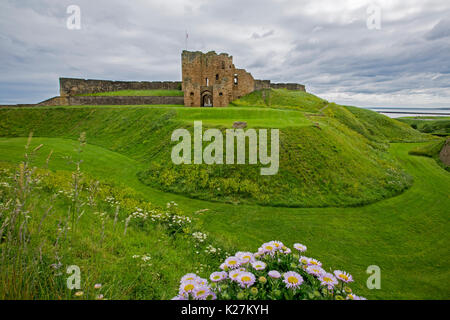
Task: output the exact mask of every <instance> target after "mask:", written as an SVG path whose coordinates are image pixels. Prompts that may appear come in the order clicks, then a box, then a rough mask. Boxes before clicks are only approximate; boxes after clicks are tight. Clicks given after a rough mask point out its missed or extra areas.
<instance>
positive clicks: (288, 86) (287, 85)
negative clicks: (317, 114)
mask: <svg viewBox="0 0 450 320" xmlns="http://www.w3.org/2000/svg"><path fill="white" fill-rule="evenodd" d="M270 87H271V88H272V89H288V90H297V91H306V89H305V86H304V85H302V84H298V83H271V84H270Z"/></svg>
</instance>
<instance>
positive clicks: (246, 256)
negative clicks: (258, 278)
mask: <svg viewBox="0 0 450 320" xmlns="http://www.w3.org/2000/svg"><path fill="white" fill-rule="evenodd" d="M236 257H237V258H238V259H239V260H240V261H241V264H246V263H249V262H252V261H254V260H255V259H254V257H253V253H251V252H236Z"/></svg>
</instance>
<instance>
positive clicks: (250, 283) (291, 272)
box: [174, 241, 365, 300]
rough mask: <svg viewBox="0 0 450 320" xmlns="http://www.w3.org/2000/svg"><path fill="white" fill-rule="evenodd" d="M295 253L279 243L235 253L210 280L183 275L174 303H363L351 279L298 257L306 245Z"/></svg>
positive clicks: (192, 275)
mask: <svg viewBox="0 0 450 320" xmlns="http://www.w3.org/2000/svg"><path fill="white" fill-rule="evenodd" d="M293 248H294V250H295V252H292V250H291V249H289V248H288V247H286V246H285V245H284V244H283V243H282V242H280V241H270V242H267V243H264V244H263V245H262V246H261V247H260V248H259V249H258V251H257V252H256V253H252V252H242V251H240V252H236V254H235V255H234V256H229V257H227V258H226V259H225V261H224V262H223V263H222V264H221V265H220V269H221V270H222V271H216V272H213V273H211V275H210V276H209V281H207V280H205V279H202V278H200V277H199V276H198V275H196V274H192V273H191V274H187V275H185V276H184V277H183V278H182V279H181V282H180V288H179V292H178V295H177V296H176V297H175V298H174V299H177V300H189V299H196V300H204V299H216V298H217V299H222V300H230V299H238V300H247V299H249V300H267V299H272V300H284V299H287V300H291V299H296V300H297V299H300V300H302V299H309V300H344V299H347V300H365V299H364V298H363V297H359V296H357V295H355V294H354V293H353V292H352V290H351V288H350V287H349V285H348V284H349V283H350V282H353V277H352V276H351V275H350V274H349V273H347V272H345V271H341V270H334V271H331V269H330V270H327V269H325V268H324V267H323V265H322V263H321V262H320V261H319V260H317V259H314V258H310V257H306V256H300V254H301V253H303V252H305V251H306V249H307V248H306V246H304V245H302V244H299V243H296V244H294V245H293Z"/></svg>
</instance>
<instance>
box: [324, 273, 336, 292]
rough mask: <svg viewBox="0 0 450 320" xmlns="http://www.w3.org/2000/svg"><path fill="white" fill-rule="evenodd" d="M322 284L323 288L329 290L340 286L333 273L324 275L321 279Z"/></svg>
mask: <svg viewBox="0 0 450 320" xmlns="http://www.w3.org/2000/svg"><path fill="white" fill-rule="evenodd" d="M319 280H320V283H321V284H322V285H323V286H327V287H328V289H330V290H331V289H333V288H334V286H335V285H337V284H338V281H337V279H336V277H335V276H334V275H333V274H331V273H324V274H322V275H321V276H320V277H319Z"/></svg>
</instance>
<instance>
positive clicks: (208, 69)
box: [181, 51, 305, 107]
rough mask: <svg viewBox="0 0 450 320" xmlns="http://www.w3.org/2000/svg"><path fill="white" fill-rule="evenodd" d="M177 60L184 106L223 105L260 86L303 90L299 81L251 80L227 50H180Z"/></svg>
mask: <svg viewBox="0 0 450 320" xmlns="http://www.w3.org/2000/svg"><path fill="white" fill-rule="evenodd" d="M181 61H182V83H183V85H182V88H183V91H184V105H185V106H187V107H226V106H227V105H228V104H229V103H230V102H231V101H233V100H236V99H239V98H241V97H242V96H245V95H247V94H249V93H251V92H253V91H255V90H261V89H269V88H278V89H279V88H286V89H289V90H301V91H305V86H303V85H301V84H296V83H277V84H272V83H270V80H255V79H254V78H253V76H252V75H251V74H250V73H249V72H247V71H245V70H244V69H238V68H236V67H235V66H234V64H233V57H232V56H229V55H228V54H227V53H221V54H216V53H215V52H214V51H210V52H208V53H202V52H199V51H196V52H191V51H183V53H182V54H181Z"/></svg>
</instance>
